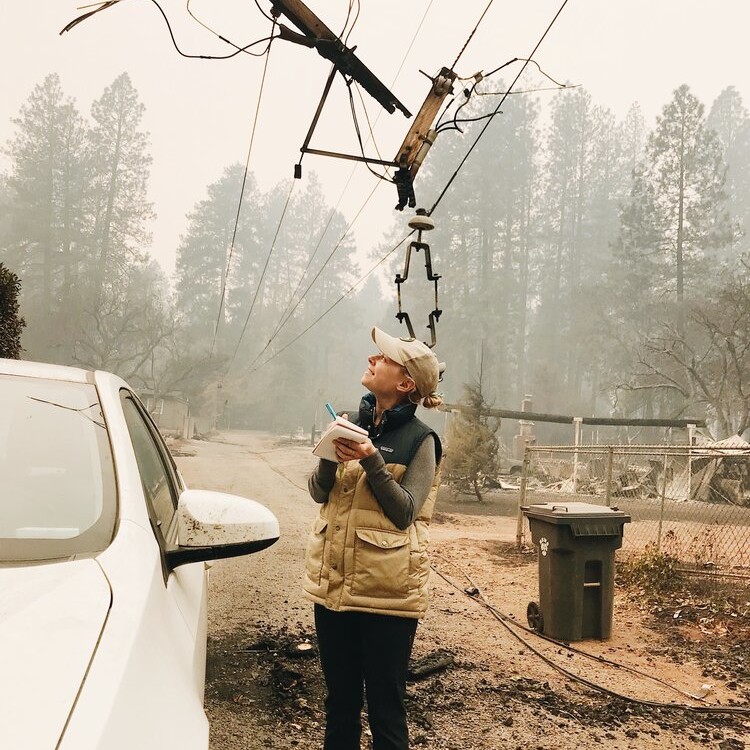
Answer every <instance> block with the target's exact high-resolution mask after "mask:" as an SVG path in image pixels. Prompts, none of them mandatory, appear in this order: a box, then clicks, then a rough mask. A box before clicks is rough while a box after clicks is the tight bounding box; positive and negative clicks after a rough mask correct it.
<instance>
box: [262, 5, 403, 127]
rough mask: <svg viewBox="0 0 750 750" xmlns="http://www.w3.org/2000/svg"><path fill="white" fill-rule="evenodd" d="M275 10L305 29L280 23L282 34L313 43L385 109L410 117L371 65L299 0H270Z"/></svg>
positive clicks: (327, 58)
mask: <svg viewBox="0 0 750 750" xmlns="http://www.w3.org/2000/svg"><path fill="white" fill-rule="evenodd" d="M271 5H272V7H273V10H274V13H275V14H277V15H283V16H285V17H286V18H287V19H288V20H289V21H290V22H291V23H292V24H294V26H296V27H297V28H298V29H299V30H300V31H301V32H302V33H301V34H297V33H295V32H294V31H292V30H290V29H288V28H287V27H286V26H284V25H280V26H279V31H280V34H281V38H282V39H285V40H286V41H288V42H293V43H295V44H302V45H303V46H305V47H311V48H312V47H314V48H315V49H316V50H317V51H318V54H319V55H321V57H324V58H325V59H326V60H330V61H331V62H332V63H333V64H334V65H335V66H336V68H337V69H338V70H340V71H341V72H342V73H343V74H344V75H347V76H350V77H351V78H353V79H354V80H355V81H357V83H359V84H360V85H361V86H362V88H363V89H364V90H365V91H367V93H368V94H370V96H372V97H373V99H375V100H376V101H377V102H378V103H379V104H380V105H381V106H382V107H383V108H384V109H386V110H387V111H388V112H390V113H391V114H393V112H395V111H396V110H397V109H398V110H400V111H401V112H403V114H404V115H405V116H406V117H411V112H409V110H408V109H406V107H405V106H404V105H403V104H401V102H400V101H399V100H398V99H397V98H396V97H395V96H394V95H393V94H392V93H391V92H390V90H389V89H388V88H387V87H386V86H385V85H384V84H383V83H381V82H380V81H379V80H378V79H377V78H376V77H375V75H374V74H373V73H372V71H370V69H369V68H367V66H366V65H365V64H364V63H363V62H362V61H361V60H360V59H359V58H358V57H357V56H356V55H355V54H354V50H355V49H356V48H354V47H352V48H349V47H347V46H346V45H344V43H343V42H342V41H341V40H340V39H339V38H338V36H337V35H336V34H335V33H334V32H333V31H331V29H329V28H328V26H326V25H325V24H324V23H323V22H322V21H321V20H320V19H319V18H318V17H317V16H316V15H315V14H314V13H313V12H312V11H311V10H310V9H309V8H308V7H307V6H306V5H305V4H304V3H302V2H300V0H271Z"/></svg>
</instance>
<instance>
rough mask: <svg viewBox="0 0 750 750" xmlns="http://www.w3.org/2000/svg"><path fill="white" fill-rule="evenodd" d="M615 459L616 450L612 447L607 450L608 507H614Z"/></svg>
mask: <svg viewBox="0 0 750 750" xmlns="http://www.w3.org/2000/svg"><path fill="white" fill-rule="evenodd" d="M614 458H615V449H614V448H613V447H612V446H611V445H610V446H609V448H608V449H607V500H606V503H607V507H608V508H609V507H610V505H612V463H613V462H614Z"/></svg>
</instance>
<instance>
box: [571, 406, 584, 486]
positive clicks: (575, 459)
mask: <svg viewBox="0 0 750 750" xmlns="http://www.w3.org/2000/svg"><path fill="white" fill-rule="evenodd" d="M573 424H574V425H575V439H574V440H575V446H576V450H575V453H574V454H573V492H574V493H575V494H577V493H578V446H579V445H580V444H581V425H582V424H583V417H573Z"/></svg>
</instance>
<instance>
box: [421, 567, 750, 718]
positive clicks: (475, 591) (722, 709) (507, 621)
mask: <svg viewBox="0 0 750 750" xmlns="http://www.w3.org/2000/svg"><path fill="white" fill-rule="evenodd" d="M452 564H453V565H455V567H457V568H459V566H458V565H456V564H455V563H452ZM431 567H432V570H434V571H435V573H437V574H438V575H439V576H440V577H441V578H442V579H443V580H444V581H445V582H446V583H447V584H448V585H450V586H452V587H453V588H455V589H457V590H458V591H461V592H462V593H464V594H465V595H466V596H468V597H469V598H470V599H472V600H473V601H476V602H477V603H479V604H481V605H482V606H483V607H485V608H486V609H487V610H488V611H489V612H490V613H491V614H492V615H493V617H495V619H496V620H497V621H498V622H500V624H501V625H503V627H505V629H506V630H507V631H508V632H509V633H510V634H511V635H512V636H513V637H514V638H515V639H516V640H518V641H519V642H520V643H522V644H523V645H524V646H525V647H526V648H528V649H529V650H530V651H531V652H532V653H534V654H535V655H536V656H538V657H539V658H540V659H541V660H542V661H543V662H544V663H545V664H547V665H548V666H550V667H552V668H553V669H555V670H556V671H558V672H560V673H561V674H564V675H565V676H566V677H568V678H570V679H572V680H574V681H575V682H579V683H581V684H582V685H585V686H586V687H588V688H591V689H592V690H595V691H597V692H599V693H603V694H604V695H608V696H609V697H611V698H617V699H618V700H622V701H625V702H627V703H635V704H638V705H641V706H649V707H651V708H660V709H672V710H683V711H693V712H695V713H722V714H737V715H741V716H748V715H750V708H747V707H744V706H692V705H689V704H683V703H665V702H662V701H650V700H643V699H640V698H633V697H632V696H629V695H623V694H621V693H618V692H616V691H614V690H610V689H609V688H606V687H604V686H603V685H599V684H598V683H596V682H593V681H591V680H588V679H586V678H585V677H581V675H578V674H576V673H575V672H572V671H570V670H569V669H566V668H565V667H563V666H561V665H560V664H558V663H557V662H555V661H554V660H552V659H550V658H549V657H548V656H546V655H545V654H543V653H542V652H541V651H539V649H537V648H535V647H534V646H532V645H531V644H530V643H529V642H528V641H526V640H525V639H524V638H522V637H521V636H520V635H519V634H518V633H517V632H516V631H515V630H514V628H518V629H520V630H524V631H526V632H528V633H534V634H535V635H538V634H537V633H536V631H533V630H530V629H529V628H525V627H524V626H523V625H521V624H520V623H519V622H516V621H515V620H514V619H513V618H511V617H509V616H508V615H505V614H503V613H502V612H500V611H499V610H497V608H495V607H494V606H493V605H492V604H490V603H489V602H488V601H487V599H486V598H485V596H484V594H483V593H482V591H481V590H480V589H479V587H478V586H477V585H476V584H475V583H474V581H472V579H471V577H470V576H469V575H468V574H467V573H465V572H464V573H463V575H464V577H465V578H466V579H467V580H468V581H469V582H470V583H471V586H472V589H471V590H472V593H471V594H469V593H467V591H466V590H465V589H462V588H461V587H460V586H459V585H458V584H456V583H455V582H454V581H452V580H451V579H450V578H449V577H448V576H446V575H445V574H444V573H442V572H441V571H440V570H439V569H438V568H436V567H435V566H434V565H432V566H431ZM459 570H460V568H459ZM462 572H463V571H462ZM511 626H513V627H511ZM543 637H544V636H543ZM545 640H548V641H550V642H552V643H555V644H556V645H558V646H563V647H565V648H567V649H569V650H571V651H575V652H576V653H579V654H582V655H584V656H588V657H590V658H593V659H596V660H597V661H605V662H606V663H608V664H610V665H611V666H619V667H621V668H623V669H626V670H627V671H631V672H635V673H636V674H640V675H642V676H645V677H648V678H649V679H653V680H656V681H657V682H660V683H661V684H663V685H665V686H667V687H669V688H671V689H673V690H676V691H678V692H680V693H681V694H683V695H685V696H687V697H690V698H693V699H695V700H700V698H696V696H693V695H691V694H690V693H685V692H684V691H682V690H680V689H679V688H677V687H675V686H674V685H670V684H669V683H667V682H665V681H663V680H661V679H659V678H658V677H655V676H653V675H648V674H645V673H643V672H639V671H638V670H635V669H633V668H632V667H627V666H626V665H619V664H617V663H616V662H612V661H609V660H604V659H601V658H599V657H596V656H594V655H592V654H587V653H586V652H585V651H581V650H578V649H575V648H573V647H571V646H569V645H568V644H566V643H562V642H560V641H556V640H555V639H552V638H545Z"/></svg>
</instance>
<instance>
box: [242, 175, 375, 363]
mask: <svg viewBox="0 0 750 750" xmlns="http://www.w3.org/2000/svg"><path fill="white" fill-rule="evenodd" d="M379 186H380V183H379V182H376V183H375V187H373V189H372V190H371V191H370V194H369V195H368V196H367V198H365V201H364V203H363V204H362V205H361V206H360V208H359V211H357V213H356V214H355V216H354V218H353V219H352V220H351V221H350V222H349V225H348V226H347V227H346V229H345V230H344V233H343V234H342V235H341V237H340V238H339V241H338V242H337V243H336V244H335V245H334V246H333V250H331V252H330V253H328V257H327V258H326V259H325V260H324V261H323V265H322V266H321V267H320V268H319V269H318V272H317V273H316V274H315V276H314V277H313V279H312V281H311V282H310V283H309V284H308V285H307V288H306V289H305V291H304V292H302V296H301V297H300V298H299V299H298V300H297V303H296V304H295V305H294V307H293V308H292V309H291V310H290V311H289V313H288V314H287V315H286V317H285V318H283V319H282V320H281V322H280V323H279V325H278V326H277V327H276V330H275V331H274V333H273V334H272V336H271V338H270V339H268V341H267V342H266V345H265V346H264V347H263V350H262V351H261V352H260V354H258V356H257V357H255V359H254V360H253V361H252V362H251V363H250V367H251V368H252V367H253V365H254V364H255V363H256V362H257V361H258V360H259V359H260V358H261V357H262V356H263V354H264V353H265V352H266V350H267V349H268V347H269V346H270V345H271V342H272V341H273V340H274V339H275V338H276V336H278V334H279V332H280V331H281V329H282V328H283V327H284V326H285V325H286V324H287V323H288V322H289V320H290V319H291V318H292V316H293V315H294V313H295V312H296V310H297V308H298V307H299V306H300V305H301V304H302V300H304V299H305V297H306V296H307V294H308V292H309V291H310V290H311V289H312V288H313V286H315V282H316V281H317V280H318V279H319V278H320V276H321V274H322V273H323V271H324V270H325V268H326V266H327V265H328V264H329V263H330V261H331V258H333V256H334V254H335V253H336V251H337V250H338V249H339V247H341V244H342V243H343V242H344V240H345V239H346V237H347V235H348V234H349V232H350V231H351V228H352V226H354V222H355V221H357V219H358V218H359V215H360V214H361V213H362V211H363V210H364V208H365V206H366V205H367V204H368V203H369V202H370V199H371V198H372V196H373V194H374V193H375V191H376V190H377V189H378V187H379ZM295 294H296V291H295ZM251 372H253V370H251Z"/></svg>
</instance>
